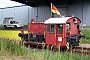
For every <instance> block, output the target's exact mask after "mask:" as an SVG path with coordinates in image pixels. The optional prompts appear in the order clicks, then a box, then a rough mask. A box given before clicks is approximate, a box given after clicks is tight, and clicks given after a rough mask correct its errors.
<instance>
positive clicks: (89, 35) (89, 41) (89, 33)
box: [81, 30, 90, 44]
mask: <svg viewBox="0 0 90 60" xmlns="http://www.w3.org/2000/svg"><path fill="white" fill-rule="evenodd" d="M82 33H83V34H85V35H86V38H85V39H83V38H82V39H81V43H86V44H90V30H82Z"/></svg>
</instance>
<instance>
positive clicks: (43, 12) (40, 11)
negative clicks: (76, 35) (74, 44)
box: [0, 0, 90, 25]
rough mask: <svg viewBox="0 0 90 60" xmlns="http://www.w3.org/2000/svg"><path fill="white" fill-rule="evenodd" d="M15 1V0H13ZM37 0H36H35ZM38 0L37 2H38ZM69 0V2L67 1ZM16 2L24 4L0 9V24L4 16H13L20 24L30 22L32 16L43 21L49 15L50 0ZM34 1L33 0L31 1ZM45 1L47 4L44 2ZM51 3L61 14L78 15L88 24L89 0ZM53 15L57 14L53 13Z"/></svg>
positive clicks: (65, 0) (89, 13)
mask: <svg viewBox="0 0 90 60" xmlns="http://www.w3.org/2000/svg"><path fill="white" fill-rule="evenodd" d="M14 1H17V0H14ZM36 1H38V0H36ZM40 1H41V0H39V1H38V2H40ZM57 1H58V0H57ZM68 1H69V2H68ZM17 2H21V3H25V4H27V5H29V6H27V5H25V6H15V7H7V8H3V9H2V8H1V9H0V24H2V23H3V19H4V18H5V17H13V18H14V19H15V20H16V21H19V22H20V23H22V24H27V23H28V22H31V19H32V18H34V19H35V21H42V22H43V21H45V20H46V19H47V18H49V17H51V8H50V2H51V1H49V2H48V1H47V0H45V1H43V2H42V1H41V3H37V2H35V3H31V2H32V1H31V2H30V1H29V0H27V1H26V0H25V1H24V0H23V1H22V0H20V1H19V0H18V1H17ZM33 2H34V1H33ZM46 3H47V4H46ZM52 3H53V4H54V5H55V6H56V7H57V8H58V9H59V11H60V13H61V15H64V16H72V15H73V14H74V16H76V17H78V18H79V19H80V20H81V22H82V23H83V24H86V25H90V23H89V22H90V18H89V16H90V1H89V0H80V1H79V0H60V1H58V2H55V1H54V0H52ZM30 6H31V7H30ZM53 16H54V17H57V15H55V14H53Z"/></svg>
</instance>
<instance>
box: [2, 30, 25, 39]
mask: <svg viewBox="0 0 90 60" xmlns="http://www.w3.org/2000/svg"><path fill="white" fill-rule="evenodd" d="M18 33H21V31H13V30H0V37H7V38H10V39H17V40H20V37H18ZM25 33H27V31H25Z"/></svg>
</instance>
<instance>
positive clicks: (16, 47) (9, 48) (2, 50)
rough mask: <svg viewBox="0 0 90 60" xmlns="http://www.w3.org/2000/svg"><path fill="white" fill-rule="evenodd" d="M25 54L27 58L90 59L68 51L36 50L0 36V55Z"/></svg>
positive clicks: (52, 59)
mask: <svg viewBox="0 0 90 60" xmlns="http://www.w3.org/2000/svg"><path fill="white" fill-rule="evenodd" d="M2 55H3V56H25V57H29V59H27V60H90V57H88V56H85V55H80V54H75V53H73V54H71V53H69V52H52V51H49V50H43V49H42V51H40V52H39V51H38V50H35V49H30V48H26V47H24V46H21V45H20V44H17V43H16V42H15V41H14V40H13V41H12V40H9V39H6V38H0V56H2Z"/></svg>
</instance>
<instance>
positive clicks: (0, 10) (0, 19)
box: [0, 9, 3, 24]
mask: <svg viewBox="0 0 90 60" xmlns="http://www.w3.org/2000/svg"><path fill="white" fill-rule="evenodd" d="M2 23H3V20H2V9H0V24H2Z"/></svg>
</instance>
